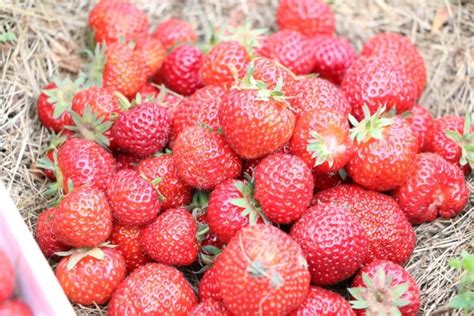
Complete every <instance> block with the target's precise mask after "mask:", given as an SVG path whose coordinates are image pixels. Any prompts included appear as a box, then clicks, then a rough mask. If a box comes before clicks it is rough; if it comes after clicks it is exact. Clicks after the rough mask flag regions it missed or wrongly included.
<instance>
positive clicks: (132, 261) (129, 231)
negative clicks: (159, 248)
mask: <svg viewBox="0 0 474 316" xmlns="http://www.w3.org/2000/svg"><path fill="white" fill-rule="evenodd" d="M140 231H141V228H140V227H138V226H124V225H122V224H120V223H116V224H115V225H114V228H113V229H112V234H111V235H110V242H111V243H112V244H114V245H117V248H116V249H117V250H118V251H120V253H121V254H122V256H123V258H124V259H125V263H126V265H127V271H128V272H132V271H133V270H135V269H136V268H138V267H139V266H142V265H144V264H146V263H148V262H150V261H151V259H150V257H148V256H147V255H146V254H145V252H144V251H143V250H142V247H141V246H140V242H139V236H140Z"/></svg>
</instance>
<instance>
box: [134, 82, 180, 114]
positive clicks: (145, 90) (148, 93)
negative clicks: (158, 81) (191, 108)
mask: <svg viewBox="0 0 474 316" xmlns="http://www.w3.org/2000/svg"><path fill="white" fill-rule="evenodd" d="M138 93H140V96H141V99H142V100H147V101H150V100H155V102H157V103H158V104H159V105H160V106H161V107H164V108H165V109H166V112H167V113H168V116H169V118H170V120H172V119H173V116H174V111H175V110H176V108H177V106H178V105H179V104H180V103H181V102H182V101H183V100H184V98H183V97H182V96H180V95H179V94H177V93H174V92H172V91H170V90H168V89H167V88H166V87H165V86H163V85H161V86H159V88H158V87H157V86H156V85H154V84H152V83H150V82H147V83H146V84H145V85H143V86H142V87H141V88H140V90H138V92H137V95H138Z"/></svg>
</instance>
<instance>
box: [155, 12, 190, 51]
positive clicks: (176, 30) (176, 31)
mask: <svg viewBox="0 0 474 316" xmlns="http://www.w3.org/2000/svg"><path fill="white" fill-rule="evenodd" d="M153 37H155V38H157V39H159V40H160V41H161V43H162V44H163V46H164V47H165V48H166V49H167V50H169V49H171V48H173V47H174V46H176V45H178V44H185V43H190V44H194V43H195V42H196V39H197V36H196V32H195V31H194V29H193V27H192V26H191V25H190V24H189V23H188V22H186V21H183V20H179V19H169V20H165V21H163V22H161V23H160V24H159V25H158V27H157V28H156V30H155V32H154V33H153Z"/></svg>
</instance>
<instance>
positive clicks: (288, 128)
mask: <svg viewBox="0 0 474 316" xmlns="http://www.w3.org/2000/svg"><path fill="white" fill-rule="evenodd" d="M219 121H220V124H221V127H222V129H223V130H224V136H225V138H226V140H227V142H228V143H229V145H230V146H231V147H232V149H233V150H235V152H236V153H237V154H238V155H239V156H240V157H242V158H245V159H254V158H259V157H263V156H266V155H268V154H271V153H273V152H274V151H276V150H277V149H278V148H280V147H282V146H283V145H284V144H286V143H287V142H288V141H289V140H290V138H291V135H292V134H293V129H294V126H295V116H294V115H293V113H292V112H291V111H290V110H289V109H288V107H287V105H286V104H285V103H282V102H278V101H274V100H273V99H271V98H269V99H267V100H262V99H260V98H259V97H258V91H257V90H232V91H229V93H228V94H227V96H226V97H225V98H224V100H223V103H222V106H221V107H220V108H219Z"/></svg>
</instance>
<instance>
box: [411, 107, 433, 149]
mask: <svg viewBox="0 0 474 316" xmlns="http://www.w3.org/2000/svg"><path fill="white" fill-rule="evenodd" d="M406 119H407V121H408V122H409V123H410V125H411V128H412V130H413V131H414V132H415V134H416V137H417V138H418V148H419V150H420V151H421V150H422V149H423V148H424V146H425V142H426V137H427V134H428V131H429V130H431V129H432V125H433V117H432V116H431V114H430V111H429V110H428V109H427V108H424V107H422V106H421V105H419V104H416V105H415V106H414V107H413V108H412V109H411V115H410V116H408V117H407V118H406Z"/></svg>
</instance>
